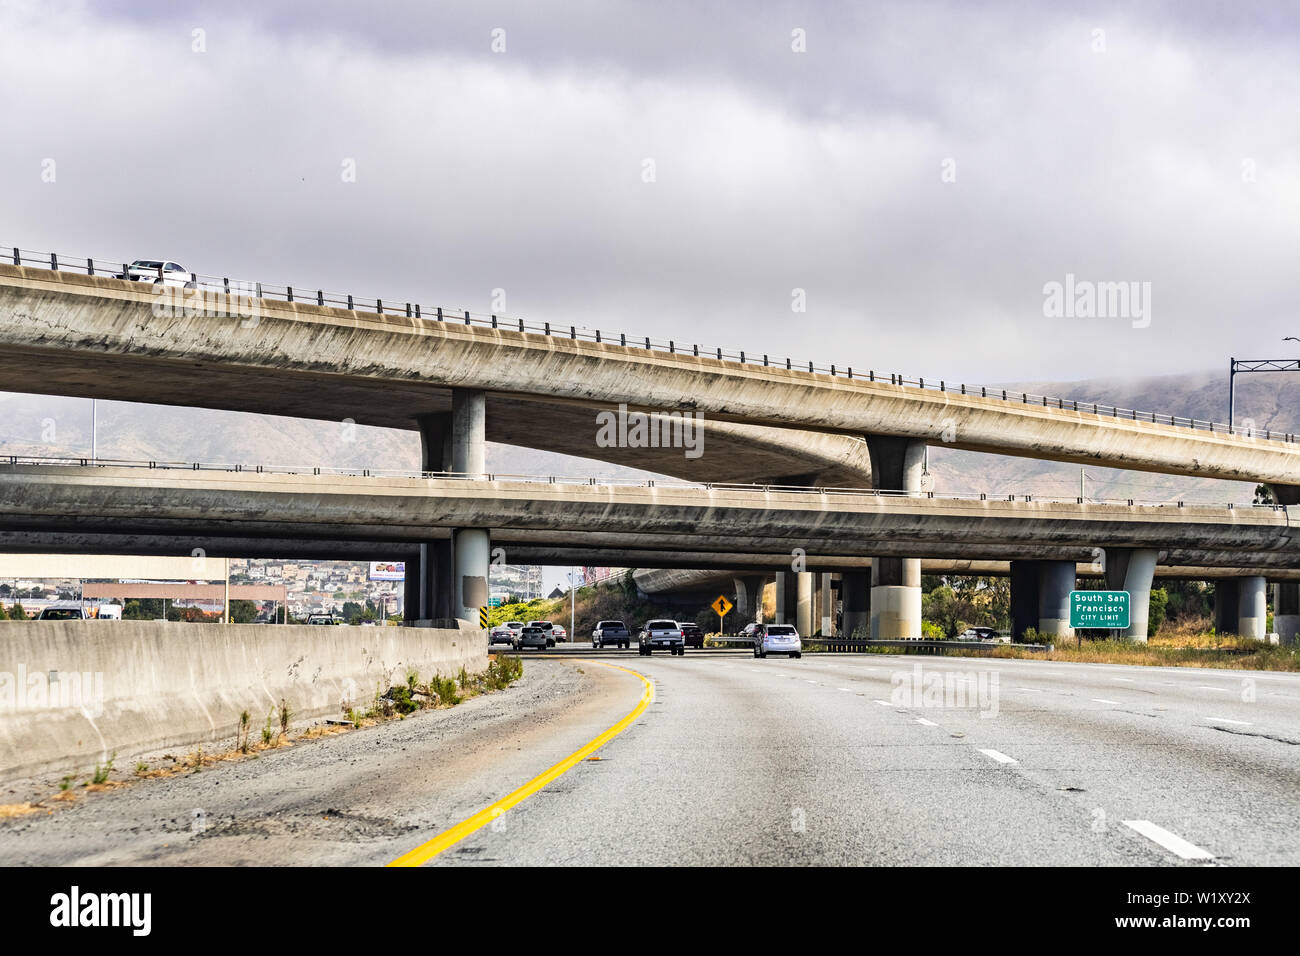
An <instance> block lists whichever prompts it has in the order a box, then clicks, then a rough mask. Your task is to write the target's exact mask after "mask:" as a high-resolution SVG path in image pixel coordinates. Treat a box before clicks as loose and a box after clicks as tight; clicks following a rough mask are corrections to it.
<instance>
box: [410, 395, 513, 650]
mask: <svg viewBox="0 0 1300 956" xmlns="http://www.w3.org/2000/svg"><path fill="white" fill-rule="evenodd" d="M417 423H418V424H419V427H420V468H421V469H422V470H423V471H448V472H453V473H457V474H470V475H482V474H483V473H484V472H485V471H486V470H487V439H486V437H485V433H486V429H485V424H486V403H485V396H484V393H483V392H482V391H479V390H477V389H466V388H454V389H452V391H451V411H450V412H449V413H448V412H439V413H434V414H431V415H421V416H420V417H419V418H418V419H417ZM491 547H492V546H491V541H490V539H489V536H488V532H487V530H486V529H484V528H456V529H454V530H453V531H452V533H451V540H450V541H443V540H435V541H426V542H421V544H420V559H419V562H418V572H417V573H418V582H419V583H418V588H416V587H415V586H413V585H412V584H411V583H410V581H409V578H410V571H409V569H408V572H407V576H408V583H407V586H406V593H407V595H408V596H412V595H413V594H414V593H416V591H417V590H418V593H419V595H420V598H419V616H418V618H417V619H418V620H421V621H429V620H445V619H447V618H453V617H454V618H460V619H462V620H467V621H471V622H473V623H474V624H476V625H477V623H478V609H479V608H480V607H482V606H483V605H485V604H487V603H488V565H489V564H490V562H491ZM408 620H410V618H409V617H408Z"/></svg>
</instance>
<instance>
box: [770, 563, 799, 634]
mask: <svg viewBox="0 0 1300 956" xmlns="http://www.w3.org/2000/svg"><path fill="white" fill-rule="evenodd" d="M797 577H798V576H797V575H796V574H795V573H794V572H793V571H778V572H776V621H775V622H774V623H776V624H795V625H796V626H797V619H798V616H799V582H798V580H797Z"/></svg>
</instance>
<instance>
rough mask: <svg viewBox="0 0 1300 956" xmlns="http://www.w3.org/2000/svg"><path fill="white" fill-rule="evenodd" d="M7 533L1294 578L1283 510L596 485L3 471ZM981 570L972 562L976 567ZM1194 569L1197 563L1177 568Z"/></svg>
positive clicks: (0, 484) (22, 467) (139, 470)
mask: <svg viewBox="0 0 1300 956" xmlns="http://www.w3.org/2000/svg"><path fill="white" fill-rule="evenodd" d="M0 520H3V522H4V524H5V526H6V527H7V528H8V529H10V530H11V531H63V532H74V533H76V532H82V533H88V532H95V531H100V532H117V533H119V534H120V533H136V534H149V533H161V534H179V533H188V534H189V535H191V536H192V537H195V538H197V537H200V536H206V535H214V536H221V535H223V534H230V533H232V532H233V531H236V530H237V531H238V532H239V534H240V535H241V536H244V537H266V538H315V539H336V540H342V539H347V540H363V541H386V542H393V543H397V542H403V541H405V542H420V541H424V540H427V539H428V538H429V537H430V536H436V535H438V534H439V533H441V534H444V535H445V534H447V533H449V532H450V531H451V530H453V529H456V528H460V527H463V526H465V525H466V524H469V525H471V526H472V527H476V528H484V529H488V530H489V531H490V532H491V534H492V538H493V540H494V541H499V542H503V543H506V542H510V543H513V542H518V543H533V544H557V545H562V544H573V543H575V542H585V541H591V542H592V543H593V544H595V545H597V546H603V547H624V548H633V547H636V548H645V549H653V550H660V551H673V550H677V549H682V548H687V549H690V550H694V551H697V552H709V551H711V552H716V553H721V554H731V553H735V552H737V551H739V552H753V553H769V554H777V555H789V553H790V550H791V549H792V548H796V547H798V548H802V549H803V550H804V551H806V552H810V553H811V552H817V551H822V552H830V553H835V554H844V555H861V556H870V555H872V554H877V555H878V554H881V553H885V554H888V555H894V554H912V555H918V554H919V556H921V557H956V555H954V554H953V553H952V552H954V551H956V550H963V551H966V552H967V555H968V556H969V554H970V553H971V552H975V551H979V552H986V551H996V550H998V549H1007V550H1010V551H1013V552H1014V553H1016V554H1025V553H1027V552H1028V553H1033V550H1034V549H1041V550H1042V551H1043V552H1046V551H1047V550H1049V549H1054V548H1055V549H1075V550H1078V549H1094V548H1105V547H1130V548H1158V549H1161V550H1165V551H1169V552H1171V553H1176V554H1180V555H1187V554H1193V553H1200V554H1205V555H1209V556H1211V560H1215V559H1218V558H1219V557H1221V556H1226V555H1237V556H1239V558H1240V559H1242V560H1249V561H1251V562H1260V563H1262V564H1268V565H1272V566H1277V567H1297V566H1300V538H1298V536H1297V528H1296V527H1295V526H1294V525H1293V524H1292V522H1291V521H1290V515H1289V512H1288V509H1287V508H1285V507H1274V506H1256V507H1212V506H1207V505H1189V506H1186V507H1179V506H1170V505H1154V506H1153V505H1133V506H1129V505H1124V504H1098V503H1094V502H1088V503H1078V502H1077V501H1076V500H1073V499H1070V500H1040V499H1037V498H1033V499H1028V500H1026V499H1015V500H1009V499H993V498H988V497H985V496H975V497H969V498H959V497H937V496H936V497H930V496H924V495H922V496H910V495H900V494H889V493H876V492H873V491H871V490H869V489H868V490H863V491H847V490H842V489H836V490H833V491H832V490H829V489H806V490H796V489H780V490H778V489H765V488H764V487H762V486H736V485H726V486H720V485H712V486H708V485H683V484H663V483H654V482H649V483H638V484H616V483H608V484H598V483H586V484H579V483H566V482H564V481H556V480H546V479H538V480H522V479H499V480H489V479H484V478H458V477H428V478H426V477H415V476H406V477H403V476H398V475H393V474H386V475H382V476H380V475H368V476H365V475H363V476H356V475H343V474H328V473H323V474H294V473H281V472H272V471H261V472H259V471H256V470H239V471H235V470H231V471H216V470H206V469H189V468H164V467H149V466H148V465H147V464H145V463H142V464H141V465H140V466H138V467H106V466H87V467H82V466H76V465H29V464H16V465H15V464H7V463H3V462H0ZM981 556H982V555H981ZM1185 563H1195V562H1185Z"/></svg>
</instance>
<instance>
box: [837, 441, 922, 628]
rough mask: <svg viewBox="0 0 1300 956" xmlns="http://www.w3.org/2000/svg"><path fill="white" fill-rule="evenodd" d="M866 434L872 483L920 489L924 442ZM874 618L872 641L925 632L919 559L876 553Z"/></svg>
mask: <svg viewBox="0 0 1300 956" xmlns="http://www.w3.org/2000/svg"><path fill="white" fill-rule="evenodd" d="M865 437H866V440H867V453H868V455H870V457H871V486H872V487H873V488H877V489H880V490H882V491H898V492H908V493H916V492H918V491H920V490H921V474H922V472H923V471H924V461H925V443H924V442H920V441H916V440H915V439H910V438H898V437H895V436H891V435H867V436H865ZM847 616H848V615H847V612H846V613H845V617H846V618H847ZM870 622H871V638H872V640H892V639H897V638H908V637H920V636H921V561H920V559H919V558H881V557H872V559H871V606H870ZM845 626H846V628H847V621H846V624H845Z"/></svg>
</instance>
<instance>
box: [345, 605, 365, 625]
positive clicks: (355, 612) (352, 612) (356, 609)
mask: <svg viewBox="0 0 1300 956" xmlns="http://www.w3.org/2000/svg"><path fill="white" fill-rule="evenodd" d="M361 611H362V607H361V605H360V604H358V603H357V602H356V601H345V602H343V620H345V621H347V622H348V623H349V624H356V623H357V622H358V621H360V620H361Z"/></svg>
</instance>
